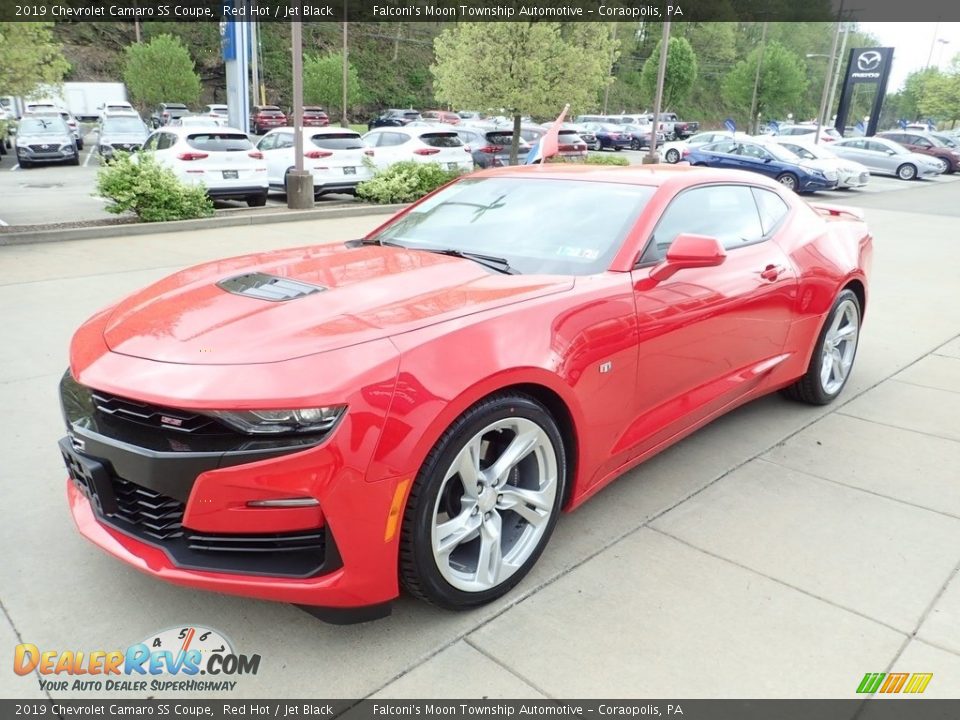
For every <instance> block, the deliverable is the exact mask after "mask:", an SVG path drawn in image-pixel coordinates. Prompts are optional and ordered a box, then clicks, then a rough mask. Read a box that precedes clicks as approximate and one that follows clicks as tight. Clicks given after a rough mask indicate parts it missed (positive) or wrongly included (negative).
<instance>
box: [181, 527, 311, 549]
mask: <svg viewBox="0 0 960 720" xmlns="http://www.w3.org/2000/svg"><path fill="white" fill-rule="evenodd" d="M187 543H189V545H190V549H191V550H198V551H201V552H249V553H271V552H299V551H303V550H315V551H322V550H323V548H324V545H325V539H324V533H323V531H321V530H315V531H311V532H303V533H278V534H272V535H223V534H216V535H212V534H210V533H202V534H201V533H191V534H189V535H187Z"/></svg>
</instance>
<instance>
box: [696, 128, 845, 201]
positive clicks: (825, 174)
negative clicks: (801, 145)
mask: <svg viewBox="0 0 960 720" xmlns="http://www.w3.org/2000/svg"><path fill="white" fill-rule="evenodd" d="M685 159H686V160H687V161H688V162H689V163H690V164H691V165H706V166H708V167H716V168H726V169H728V170H729V169H733V170H749V171H751V172H757V173H760V174H762V175H766V176H767V177H771V178H773V179H775V180H776V181H777V182H779V183H782V184H783V185H786V186H787V187H788V188H790V189H791V190H794V191H795V192H798V193H806V192H815V191H817V190H830V189H832V188H835V187H836V186H837V181H838V177H837V173H836V171H833V170H820V169H818V168H815V167H813V166H812V165H806V164H804V162H803V161H801V160H798V158H797V156H796V155H794V154H793V153H791V152H789V151H787V150H785V149H784V148H782V147H780V146H779V145H775V144H773V143H767V142H762V141H761V142H753V141H751V140H740V139H727V140H721V141H720V142H715V143H710V144H709V145H700V146H695V147H691V148H690V152H689V154H688V155H687V157H686V158H685Z"/></svg>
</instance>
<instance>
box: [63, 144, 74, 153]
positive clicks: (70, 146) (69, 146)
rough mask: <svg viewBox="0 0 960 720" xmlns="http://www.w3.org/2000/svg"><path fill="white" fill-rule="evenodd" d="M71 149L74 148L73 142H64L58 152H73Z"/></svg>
mask: <svg viewBox="0 0 960 720" xmlns="http://www.w3.org/2000/svg"><path fill="white" fill-rule="evenodd" d="M73 150H74V148H73V143H64V144H63V145H61V146H60V152H67V151H69V152H73Z"/></svg>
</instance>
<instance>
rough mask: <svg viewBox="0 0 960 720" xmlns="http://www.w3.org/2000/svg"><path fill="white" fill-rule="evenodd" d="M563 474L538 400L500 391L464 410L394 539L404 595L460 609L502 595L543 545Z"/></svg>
mask: <svg viewBox="0 0 960 720" xmlns="http://www.w3.org/2000/svg"><path fill="white" fill-rule="evenodd" d="M566 476H567V465H566V456H565V453H564V448H563V440H562V438H561V436H560V431H559V429H558V428H557V424H556V422H555V421H554V419H553V417H552V416H551V415H550V414H549V413H548V412H547V410H546V409H545V408H544V407H543V406H542V405H540V403H538V402H537V401H535V400H534V399H533V398H531V397H528V396H526V395H520V394H514V393H505V394H502V395H495V396H492V397H490V398H488V399H486V400H482V401H481V402H479V403H477V404H476V405H474V406H473V407H471V408H470V409H469V410H467V411H466V412H465V413H464V414H463V415H461V416H460V418H458V419H457V420H456V421H455V422H454V423H453V425H451V426H450V428H448V429H447V431H446V432H445V433H444V434H443V436H442V437H441V438H440V440H439V441H438V442H437V444H436V445H435V446H434V448H433V450H431V452H430V454H429V455H428V456H427V459H426V461H425V462H424V464H423V467H422V468H421V470H420V472H419V474H418V475H417V479H416V481H415V483H414V485H413V488H412V489H411V491H410V497H409V500H408V502H407V508H406V511H405V513H404V518H403V529H402V535H401V541H400V577H401V579H402V580H403V583H404V585H405V586H406V588H407V590H409V592H410V593H411V594H412V595H415V596H416V597H418V598H420V599H422V600H426V601H428V602H431V603H433V604H435V605H438V606H440V607H444V608H448V609H457V610H460V609H467V608H471V607H476V606H478V605H483V604H484V603H488V602H490V601H492V600H495V599H497V598H499V597H501V596H503V595H505V594H506V593H507V592H509V591H510V590H511V589H512V588H513V587H514V586H515V585H516V584H517V583H519V582H520V580H521V579H522V578H523V577H524V576H525V575H526V574H527V572H529V570H530V568H532V567H533V565H534V563H536V561H537V559H538V558H539V557H540V554H541V553H542V552H543V549H544V547H546V544H547V541H548V540H549V539H550V535H551V533H552V532H553V528H554V525H555V524H556V521H557V516H558V514H559V512H560V504H561V502H562V498H563V490H564V486H565V483H566Z"/></svg>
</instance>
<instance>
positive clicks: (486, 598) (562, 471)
mask: <svg viewBox="0 0 960 720" xmlns="http://www.w3.org/2000/svg"><path fill="white" fill-rule="evenodd" d="M510 417H522V418H526V419H528V420H533V421H534V422H536V423H537V424H538V425H540V427H541V428H543V430H544V432H546V433H547V435H548V436H549V437H550V439H551V441H552V442H553V444H554V449H555V450H556V453H557V476H558V477H557V495H556V499H555V501H554V507H553V511H552V512H551V515H550V519H549V520H548V524H547V529H546V531H545V532H544V534H543V536H542V537H541V539H540V544H539V545H538V547H537V548H536V550H534V552H533V553H531V555H530V557H529V558H527V560H526V562H524V564H523V566H522V567H521V568H520V569H519V570H517V571H516V572H515V573H514V574H513V575H511V576H510V577H509V578H508V579H507V580H505V581H504V582H502V583H500V584H499V585H497V586H496V587H494V588H491V589H489V590H486V591H483V592H476V593H474V592H465V591H463V590H459V589H457V588H455V587H453V586H452V585H450V584H449V583H448V582H447V581H446V579H444V577H443V575H441V573H440V570H439V568H437V565H436V561H435V559H434V557H433V547H432V539H431V534H432V526H433V510H434V507H435V505H436V501H437V494H438V492H439V491H440V488H441V487H442V485H443V474H444V473H445V471H446V470H447V468H449V467H450V465H451V463H453V460H454V459H455V458H456V456H457V454H458V453H459V452H460V449H461V448H462V447H463V444H464V443H465V442H466V441H467V440H469V439H470V438H472V437H473V436H474V435H476V434H477V433H478V432H480V431H481V430H483V428H485V427H487V426H488V425H490V424H491V423H493V422H496V421H497V420H501V419H506V418H510ZM567 472H568V470H567V461H566V450H565V448H564V445H563V438H562V437H561V435H560V431H559V428H558V427H557V424H556V422H555V421H554V419H553V417H552V416H551V415H550V414H549V413H548V412H547V411H546V410H545V409H544V408H543V407H542V406H541V405H540V404H539V403H537V402H536V401H535V400H533V399H532V398H530V397H527V396H524V395H519V394H512V393H511V394H509V395H501V396H494V397H492V398H488V399H487V400H484V401H481V402H479V403H477V404H476V405H474V406H473V407H471V408H470V409H468V410H467V411H466V412H465V413H464V414H463V415H461V416H460V418H458V419H457V421H455V422H454V423H453V425H451V427H450V429H448V431H447V432H446V433H444V435H443V436H442V437H441V438H440V440H439V441H438V442H437V445H436V446H435V447H434V449H433V450H432V451H431V452H430V454H429V455H428V456H427V460H426V461H425V462H424V464H423V467H422V468H421V469H420V472H419V473H418V475H417V478H416V481H415V482H416V483H417V484H418V485H419V488H418V489H419V492H418V497H417V500H416V502H415V504H414V506H413V507H411V506H409V505H408V507H407V511H406V513H405V516H404V520H403V530H402V536H401V545H402V546H403V548H404V550H403V553H404V554H405V555H406V557H408V558H410V559H411V560H412V562H413V569H414V572H415V574H416V576H417V581H418V584H419V588H420V591H421V593H422V595H423V596H425V598H426V599H427V600H429V601H430V602H432V603H434V604H435V605H438V606H440V607H443V608H447V609H454V610H465V609H468V608H471V607H477V606H479V605H484V604H486V603H488V602H491V601H492V600H496V599H497V598H499V597H502V596H503V595H505V594H506V593H508V592H509V591H510V590H512V589H513V588H514V587H515V586H516V585H517V584H518V583H519V582H520V581H521V580H523V578H524V577H525V576H526V574H527V573H528V572H529V571H530V569H531V568H532V567H533V566H534V565H535V564H536V562H537V560H538V559H539V557H540V555H541V554H542V552H543V550H544V548H545V547H546V546H547V543H548V542H549V540H550V536H551V535H552V534H553V529H554V527H555V525H556V522H557V517H558V516H559V514H560V508H561V505H562V502H563V496H564V490H565V488H566V484H567Z"/></svg>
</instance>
